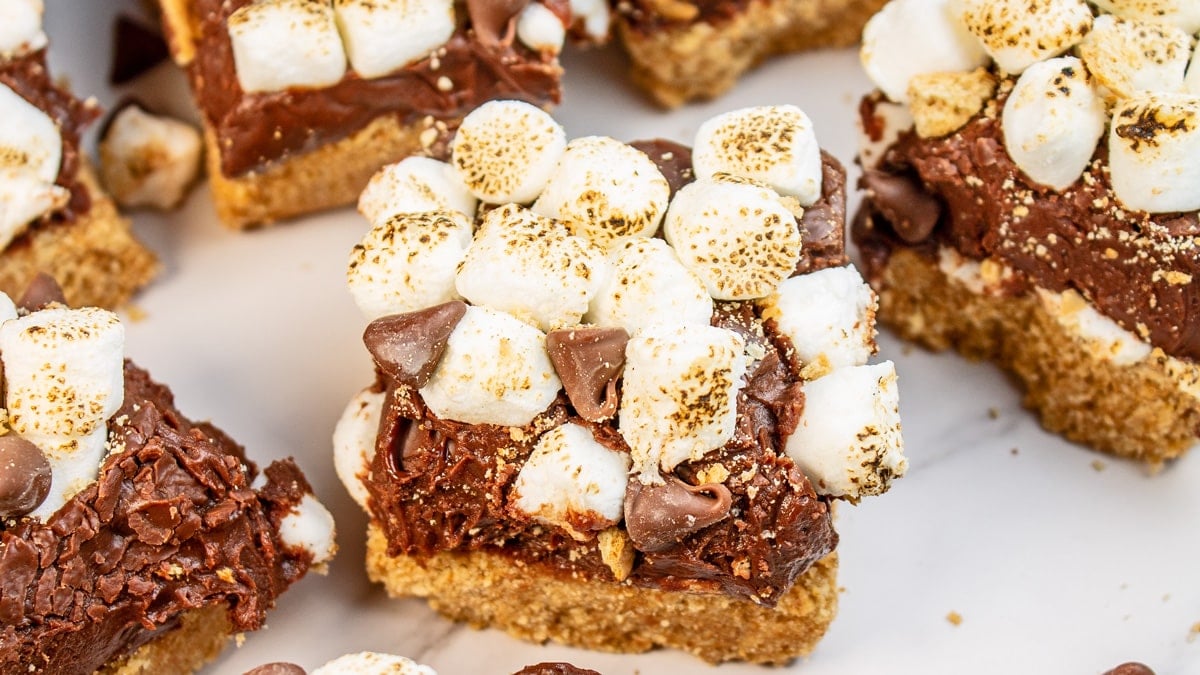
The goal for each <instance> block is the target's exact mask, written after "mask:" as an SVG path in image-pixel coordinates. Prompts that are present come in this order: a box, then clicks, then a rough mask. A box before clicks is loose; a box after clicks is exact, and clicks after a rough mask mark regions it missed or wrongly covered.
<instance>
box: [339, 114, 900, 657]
mask: <svg viewBox="0 0 1200 675" xmlns="http://www.w3.org/2000/svg"><path fill="white" fill-rule="evenodd" d="M496 148H506V149H507V151H506V152H505V153H504V154H503V155H499V156H498V154H497V153H496V152H495V149H496ZM844 178H845V176H844V172H843V170H842V168H841V166H840V165H838V163H837V162H836V161H835V160H834V159H833V158H832V157H830V156H829V155H827V154H824V153H823V152H821V150H820V148H819V146H818V144H817V141H816V135H815V133H814V131H813V125H812V122H811V120H810V119H809V118H808V116H807V115H805V113H804V112H803V111H802V110H800V109H798V108H795V107H792V106H780V107H765V108H749V109H744V110H738V111H734V112H730V113H727V114H725V115H722V116H719V117H716V118H714V119H712V120H710V121H708V122H707V123H705V124H704V125H703V126H702V127H701V128H700V130H699V132H698V133H697V135H696V138H695V142H694V149H689V148H688V147H685V146H683V145H680V144H677V143H673V142H670V141H665V140H654V141H645V142H637V143H632V144H626V143H622V142H620V141H617V140H615V139H612V138H607V137H599V136H588V137H582V138H575V139H572V140H568V139H567V136H566V132H565V130H564V129H563V128H562V127H561V126H559V125H558V123H557V122H555V121H554V119H553V118H551V117H550V116H549V115H547V114H546V113H545V112H543V111H541V110H540V109H538V108H535V107H533V106H530V105H528V104H526V103H522V102H517V101H496V102H491V103H488V104H485V105H484V106H482V107H480V108H479V109H478V110H476V111H475V112H472V113H471V114H470V115H468V116H467V117H466V119H465V120H464V121H463V124H462V126H461V127H460V129H459V131H458V135H457V136H456V138H455V140H454V143H453V146H452V153H451V157H450V161H449V162H448V163H441V162H436V161H434V160H430V159H424V158H410V159H406V160H404V161H402V162H399V163H398V164H395V165H392V166H389V167H387V168H385V169H384V170H383V171H381V172H380V173H379V174H378V175H377V176H376V177H375V178H373V179H372V180H371V183H370V185H369V186H368V188H367V190H366V191H364V193H363V195H362V198H361V199H360V201H359V208H360V211H362V213H363V214H364V215H365V216H366V217H367V218H368V219H369V220H370V222H371V226H372V227H371V230H370V231H369V232H368V233H367V234H366V236H364V237H363V239H362V241H361V243H360V244H359V245H358V246H356V247H355V248H354V250H353V252H352V253H351V256H350V263H349V270H348V283H349V287H350V291H351V293H352V295H353V296H354V299H355V301H356V303H357V304H358V306H359V307H360V308H361V309H362V311H363V313H364V315H365V316H366V317H367V319H369V320H370V323H369V325H368V326H367V328H366V330H365V332H364V336H363V337H364V342H365V344H366V347H367V349H368V351H369V352H370V353H371V355H372V357H373V359H374V362H375V366H376V380H375V382H374V383H372V384H371V385H370V386H369V387H367V388H365V389H363V390H362V391H361V392H360V393H359V394H358V395H356V396H355V397H354V398H353V400H352V401H351V402H350V403H349V405H348V406H347V408H346V409H345V412H344V414H343V416H342V418H341V420H340V421H339V423H338V425H337V427H336V431H335V435H334V462H335V467H336V469H337V471H338V474H339V476H340V478H341V479H342V481H343V482H344V483H345V485H346V487H347V489H348V491H349V492H350V493H351V495H352V496H353V497H354V498H355V500H356V501H358V503H359V504H360V505H362V506H363V508H364V509H365V510H366V511H367V512H368V514H369V515H370V525H369V539H368V545H367V546H368V552H367V568H368V573H369V574H370V576H371V578H372V579H374V580H376V581H378V582H381V583H382V584H383V585H384V586H385V587H386V588H387V590H388V592H389V593H390V594H392V595H395V596H420V597H425V598H428V600H429V603H430V605H431V606H432V607H433V608H435V609H436V610H438V611H439V612H441V613H442V614H444V615H446V616H447V617H450V618H452V619H455V620H460V621H466V622H468V623H470V624H471V625H473V626H493V627H497V628H500V629H502V630H505V631H507V632H509V633H511V634H513V635H515V636H517V637H520V638H523V639H527V640H533V641H538V642H541V641H546V640H555V641H559V642H564V643H568V644H573V645H580V646H585V647H590V648H594V649H602V650H608V651H622V652H638V651H645V650H648V649H652V648H654V647H657V646H665V647H672V648H677V649H682V650H686V651H689V652H692V653H694V654H696V655H698V656H700V657H701V658H704V659H706V660H709V661H712V662H720V661H729V660H747V661H752V662H759V663H783V662H787V661H789V660H791V659H793V658H795V657H796V656H798V655H802V654H807V653H809V652H810V651H811V650H812V649H813V647H814V646H815V645H816V643H817V641H818V640H819V639H820V637H821V636H822V635H823V633H824V632H825V629H826V626H827V625H828V624H829V622H830V621H831V620H832V618H833V615H834V613H835V607H836V601H837V591H836V588H837V586H836V557H835V553H834V549H835V547H836V544H837V541H838V535H837V533H836V532H835V530H834V527H833V519H832V508H833V503H834V502H835V501H837V500H844V501H849V502H857V501H858V500H859V499H862V498H865V497H869V496H873V495H878V494H881V493H883V492H884V491H886V490H887V489H888V487H889V485H890V484H891V481H892V480H893V479H894V478H895V477H897V476H900V475H902V474H903V473H904V471H905V469H906V466H907V463H906V460H905V459H904V457H903V454H902V443H901V436H900V421H899V413H898V407H897V403H898V400H897V395H898V394H897V389H896V374H895V370H894V368H893V365H892V364H891V362H887V361H885V362H881V363H876V364H868V359H869V358H870V357H871V355H872V354H873V353H874V352H875V348H876V345H875V328H874V312H875V307H876V300H875V296H874V294H873V292H872V291H871V289H870V288H869V287H868V286H867V285H866V283H865V282H864V281H863V280H862V278H861V277H860V276H859V274H858V272H857V271H856V270H855V269H854V268H853V267H851V266H849V265H848V264H847V259H846V256H845V254H844V245H843V239H844V235H845V229H844V214H845V189H844V186H845V180H844Z"/></svg>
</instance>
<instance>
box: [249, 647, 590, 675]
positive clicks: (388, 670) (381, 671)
mask: <svg viewBox="0 0 1200 675" xmlns="http://www.w3.org/2000/svg"><path fill="white" fill-rule="evenodd" d="M307 672H308V671H306V670H304V668H301V667H300V666H298V665H296V664H294V663H285V662H278V663H268V664H265V665H262V666H259V667H257V668H254V669H251V670H248V671H246V673H245V675H307ZM312 675H437V671H436V670H434V669H433V668H430V667H429V666H425V665H422V664H419V663H417V662H415V661H413V660H412V659H408V658H405V657H403V656H393V655H391V654H380V653H378V652H358V653H357V654H347V655H345V656H339V657H338V658H336V659H334V660H332V661H330V662H329V663H326V664H325V665H323V666H321V667H320V668H317V669H316V670H314V671H312ZM513 675H600V674H599V673H597V672H596V671H594V670H588V669H586V668H577V667H575V666H573V665H571V664H569V663H559V662H546V663H536V664H534V665H532V666H525V667H524V668H522V669H521V670H518V671H517V672H515V673H513Z"/></svg>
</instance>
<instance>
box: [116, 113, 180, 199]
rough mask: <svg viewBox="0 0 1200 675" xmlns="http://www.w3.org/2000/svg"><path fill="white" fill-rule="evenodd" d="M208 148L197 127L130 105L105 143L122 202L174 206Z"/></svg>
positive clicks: (118, 117)
mask: <svg viewBox="0 0 1200 675" xmlns="http://www.w3.org/2000/svg"><path fill="white" fill-rule="evenodd" d="M202 146H203V144H202V142H201V140H200V132H198V131H196V129H194V128H193V127H192V126H191V125H189V124H185V123H184V122H181V121H179V120H176V119H172V118H170V117H164V116H161V115H152V114H150V113H148V112H146V111H145V110H142V109H141V108H139V107H138V106H136V105H130V106H126V107H125V108H124V109H123V110H122V111H121V112H119V113H117V116H116V117H114V118H113V121H112V124H111V125H109V127H108V133H107V134H105V136H104V138H103V140H101V141H100V170H101V175H102V176H103V178H104V184H105V186H106V187H107V188H108V189H109V192H111V193H112V195H113V198H114V199H116V200H117V203H119V204H121V205H122V206H152V207H155V208H159V209H170V208H173V207H174V206H176V205H177V204H179V202H180V200H182V199H183V197H184V195H185V194H186V193H187V188H188V186H189V185H191V184H192V182H193V181H194V180H195V179H196V174H197V173H198V172H199V171H200V149H201V147H202Z"/></svg>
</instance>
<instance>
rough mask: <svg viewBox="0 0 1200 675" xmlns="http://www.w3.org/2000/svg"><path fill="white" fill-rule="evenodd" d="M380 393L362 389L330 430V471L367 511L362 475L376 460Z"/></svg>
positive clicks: (380, 408) (380, 405) (381, 411)
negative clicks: (331, 459)
mask: <svg viewBox="0 0 1200 675" xmlns="http://www.w3.org/2000/svg"><path fill="white" fill-rule="evenodd" d="M383 396H384V395H383V392H381V391H378V392H377V391H371V390H370V389H363V390H362V391H360V392H358V393H357V394H355V395H354V398H352V399H350V402H349V403H347V404H346V409H345V410H343V411H342V416H341V417H340V418H338V421H337V425H336V426H334V428H333V469H334V471H335V472H337V476H338V478H339V479H340V480H341V481H342V485H344V486H346V492H349V493H350V496H351V497H353V498H354V501H356V502H358V505H359V506H361V507H363V508H364V509H366V508H367V488H366V487H365V486H364V485H363V483H362V480H361V478H360V477H361V476H364V475H366V473H367V468H368V467H369V466H370V465H371V462H372V461H374V459H375V437H376V435H377V434H378V433H379V419H380V417H381V416H382V414H383Z"/></svg>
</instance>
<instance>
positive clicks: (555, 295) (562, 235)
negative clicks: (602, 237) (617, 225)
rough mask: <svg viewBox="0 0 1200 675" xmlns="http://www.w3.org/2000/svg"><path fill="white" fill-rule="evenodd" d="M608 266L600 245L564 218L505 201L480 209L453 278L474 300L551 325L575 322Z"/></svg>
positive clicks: (540, 324) (543, 326)
mask: <svg viewBox="0 0 1200 675" xmlns="http://www.w3.org/2000/svg"><path fill="white" fill-rule="evenodd" d="M607 267H608V261H607V260H606V259H605V257H604V252H603V251H602V250H600V248H599V247H597V246H596V245H594V244H592V243H591V242H590V241H588V240H587V239H584V238H583V237H579V236H575V235H573V234H571V233H570V232H568V231H567V228H566V227H565V226H564V225H563V224H562V223H559V222H556V221H553V220H551V219H549V218H544V217H542V216H539V215H537V214H536V213H534V212H532V211H530V210H528V209H526V208H524V207H521V206H517V205H516V204H506V205H505V206H501V207H500V208H497V209H493V210H491V211H488V212H487V214H486V215H484V217H483V222H482V223H480V225H479V231H478V232H476V233H475V240H474V241H473V242H472V243H471V247H470V248H469V249H467V254H466V257H464V258H463V261H462V264H461V265H459V269H458V277H457V278H456V279H455V284H456V287H457V289H458V292H459V293H460V294H461V295H462V297H464V298H466V299H467V300H469V301H471V302H472V303H473V304H476V305H486V306H488V307H491V308H493V309H499V310H504V311H506V312H508V313H510V314H513V315H514V316H517V317H518V318H521V319H523V320H526V321H529V322H530V323H534V324H536V325H537V326H538V327H539V328H541V329H542V330H553V329H555V328H561V327H563V326H567V325H574V324H577V323H579V320H580V318H582V317H583V314H584V312H586V311H587V309H588V303H589V302H590V301H591V299H592V296H594V295H595V294H596V291H597V290H598V289H599V288H600V284H601V283H602V282H603V280H604V277H605V276H607V272H606V269H607Z"/></svg>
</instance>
